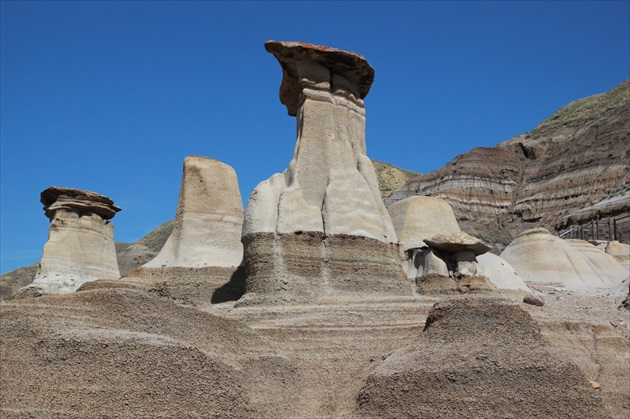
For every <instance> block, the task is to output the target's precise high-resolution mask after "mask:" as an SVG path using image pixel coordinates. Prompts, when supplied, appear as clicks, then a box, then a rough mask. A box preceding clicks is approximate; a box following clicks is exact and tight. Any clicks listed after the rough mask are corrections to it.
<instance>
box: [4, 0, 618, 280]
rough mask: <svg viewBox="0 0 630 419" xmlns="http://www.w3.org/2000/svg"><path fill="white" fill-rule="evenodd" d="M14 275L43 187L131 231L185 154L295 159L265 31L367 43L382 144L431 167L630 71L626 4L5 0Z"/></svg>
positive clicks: (261, 172) (284, 37)
mask: <svg viewBox="0 0 630 419" xmlns="http://www.w3.org/2000/svg"><path fill="white" fill-rule="evenodd" d="M1 19H2V20H1V26H2V29H1V30H2V33H1V54H2V55H1V106H2V108H1V192H0V199H1V208H0V210H1V212H0V217H1V237H0V247H1V258H0V263H1V264H0V272H2V273H4V272H7V271H9V270H12V269H15V268H17V267H20V266H24V265H27V264H31V263H35V262H37V261H38V260H39V259H40V257H41V254H42V248H43V245H44V244H45V242H46V238H47V231H48V219H47V218H46V217H45V216H44V213H43V211H42V206H41V204H40V203H39V194H40V192H41V191H42V190H44V189H45V188H47V187H48V186H50V185H56V186H62V187H73V188H81V189H88V190H92V191H95V192H98V193H101V194H104V195H107V196H109V197H111V198H112V199H113V200H114V201H115V202H116V204H117V205H119V206H121V207H122V208H123V211H122V212H120V213H119V214H118V215H117V216H116V218H114V220H113V221H114V224H115V237H116V240H117V241H126V242H133V241H135V240H137V239H139V238H140V237H142V236H143V235H145V234H146V233H148V232H150V231H151V230H152V229H153V228H155V227H156V226H158V225H159V224H161V223H163V222H165V221H167V220H169V219H172V218H173V217H174V215H175V209H176V205H177V197H178V194H179V186H180V180H181V170H182V163H183V160H184V157H185V156H187V155H202V156H209V157H213V158H216V159H219V160H221V161H223V162H225V163H227V164H230V165H231V166H233V167H234V168H235V169H236V172H237V174H238V176H239V182H240V187H241V194H242V195H243V199H244V201H245V202H246V201H247V197H248V196H249V194H250V192H251V191H252V189H253V188H254V187H255V185H256V184H257V183H259V182H260V181H262V180H264V179H267V178H268V177H269V176H271V175H272V174H273V173H276V172H279V171H282V170H284V169H285V168H286V167H287V165H288V163H289V161H290V159H291V154H292V152H293V146H294V144H295V119H294V118H292V117H289V116H288V115H287V113H286V109H285V108H284V106H283V105H281V103H280V101H279V99H278V88H279V86H280V81H281V70H280V66H279V65H278V63H277V62H276V60H275V58H274V57H273V56H272V55H271V54H268V53H267V52H266V51H265V50H264V46H263V44H264V42H265V41H267V40H269V39H274V40H279V41H303V42H309V43H314V44H320V45H326V46H331V47H336V48H341V49H345V50H349V51H354V52H357V53H359V54H362V55H363V56H364V57H366V58H367V60H368V61H369V62H370V64H371V65H372V66H373V67H374V68H375V70H376V78H375V81H374V85H373V87H372V90H371V91H370V94H369V95H368V96H367V98H366V101H365V103H366V109H367V134H366V136H367V148H368V156H369V157H371V158H372V159H374V160H381V161H386V162H389V163H393V164H395V165H397V166H400V167H403V168H406V169H410V170H414V171H419V172H423V173H426V172H429V171H431V170H435V169H437V168H439V167H441V166H442V165H444V164H445V163H447V162H448V161H450V160H451V159H452V158H453V157H455V155H456V154H459V153H465V152H467V151H468V150H470V149H472V148H473V147H476V146H493V145H496V144H497V143H499V142H501V141H504V140H507V139H509V138H511V137H513V136H515V135H517V134H520V133H523V132H526V131H529V130H531V129H533V128H534V127H535V126H536V125H537V124H538V123H539V122H540V121H542V120H543V119H545V118H546V117H548V116H550V115H551V114H552V113H553V112H554V111H555V110H557V109H558V108H560V107H562V106H564V105H566V104H567V103H569V102H571V101H573V100H576V99H579V98H582V97H586V96H589V95H592V94H596V93H601V92H605V91H608V90H610V89H612V88H613V87H615V86H616V85H617V84H619V83H621V82H622V81H624V80H625V79H627V78H628V77H629V76H630V74H629V71H630V70H629V69H630V59H629V54H630V46H629V38H630V28H629V25H630V23H629V21H630V10H629V2H628V1H613V2H610V1H596V2H588V1H560V2H548V1H538V2H527V1H525V2H508V1H505V2H497V1H491V2H474V1H466V2H394V1H387V2H338V1H335V2H323V1H318V2H237V1H234V2H184V1H177V2H168V1H162V2H152V1H140V2H125V1H111V2H109V1H104V2H89V1H84V2H78V1H70V2H55V1H44V2H35V1H28V2H27V1H22V2H11V1H2V2H1Z"/></svg>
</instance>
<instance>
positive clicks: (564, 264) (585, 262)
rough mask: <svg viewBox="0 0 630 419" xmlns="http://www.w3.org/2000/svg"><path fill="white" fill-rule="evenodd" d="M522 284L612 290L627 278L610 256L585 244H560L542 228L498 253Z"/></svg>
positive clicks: (531, 231) (582, 242)
mask: <svg viewBox="0 0 630 419" xmlns="http://www.w3.org/2000/svg"><path fill="white" fill-rule="evenodd" d="M501 257H502V258H503V259H505V260H507V261H508V262H509V263H510V264H511V265H512V266H513V267H514V269H516V272H517V273H518V274H519V275H520V276H521V277H522V278H523V279H524V280H525V281H526V282H532V283H541V284H559V285H561V286H563V287H565V288H566V289H569V290H573V291H589V290H595V289H597V288H614V287H617V286H619V285H620V284H621V283H622V282H623V280H624V279H626V278H627V277H628V271H627V270H626V269H624V268H623V267H622V266H621V265H620V264H619V262H617V260H616V259H615V258H614V257H612V256H611V255H608V254H606V253H605V252H603V251H601V250H600V249H597V248H596V247H595V246H593V245H592V244H590V243H588V242H585V241H569V240H562V239H560V238H558V237H556V236H553V235H551V234H550V233H549V231H548V230H546V229H544V228H535V229H531V230H527V231H525V232H523V233H521V235H519V236H518V237H517V238H516V239H515V240H514V241H513V242H512V243H510V245H509V246H508V247H507V248H506V249H505V250H504V251H503V253H501Z"/></svg>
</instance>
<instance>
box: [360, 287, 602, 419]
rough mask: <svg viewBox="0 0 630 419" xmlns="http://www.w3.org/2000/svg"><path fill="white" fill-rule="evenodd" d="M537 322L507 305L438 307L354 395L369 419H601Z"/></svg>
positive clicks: (470, 301)
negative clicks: (419, 331) (408, 342)
mask: <svg viewBox="0 0 630 419" xmlns="http://www.w3.org/2000/svg"><path fill="white" fill-rule="evenodd" d="M549 349H550V346H549V345H548V344H547V343H546V341H545V340H543V338H542V335H541V333H540V330H539V329H538V326H537V325H536V322H534V321H533V320H532V318H531V317H530V316H529V314H527V313H526V312H525V311H523V310H522V309H521V308H519V307H518V306H516V305H514V304H511V303H508V302H507V301H505V300H499V299H489V298H470V297H468V298H464V299H455V300H450V301H445V302H442V303H438V304H436V305H435V306H434V307H433V309H432V310H431V312H430V313H429V317H428V318H427V322H426V327H425V330H424V332H423V333H422V335H421V336H420V337H419V338H418V340H417V341H416V342H415V343H414V345H413V346H412V347H411V348H409V349H403V350H400V351H398V352H395V353H394V354H392V355H391V356H389V357H388V358H387V359H386V360H385V361H384V362H383V363H382V364H381V365H380V366H379V367H378V368H377V369H376V370H375V372H374V373H373V374H372V376H370V378H368V380H367V383H366V385H365V386H364V387H363V389H362V390H361V392H360V394H359V396H358V399H357V401H358V411H357V413H358V414H359V415H360V416H369V417H390V418H393V417H396V418H404V417H431V418H442V417H443V418H452V417H556V418H558V417H566V418H569V417H571V418H577V417H584V418H590V417H601V416H602V415H603V410H602V407H601V401H600V399H599V397H598V396H596V395H595V393H594V391H593V388H592V387H591V385H589V382H588V381H587V380H586V378H585V377H584V376H583V375H582V373H581V372H580V370H579V369H578V367H577V366H576V365H575V364H573V363H571V362H569V361H566V360H563V359H562V358H559V357H558V356H556V355H555V354H553V353H552V352H551V351H550V350H549Z"/></svg>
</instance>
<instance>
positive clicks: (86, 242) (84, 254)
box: [18, 186, 120, 296]
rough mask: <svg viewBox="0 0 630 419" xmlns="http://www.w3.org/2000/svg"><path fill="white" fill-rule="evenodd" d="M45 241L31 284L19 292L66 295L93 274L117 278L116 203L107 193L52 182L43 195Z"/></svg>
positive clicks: (118, 275) (95, 277)
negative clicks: (113, 221) (46, 231)
mask: <svg viewBox="0 0 630 419" xmlns="http://www.w3.org/2000/svg"><path fill="white" fill-rule="evenodd" d="M41 202H42V204H44V211H45V212H46V216H47V217H48V218H50V228H49V230H48V241H47V242H46V245H45V246H44V253H43V255H42V259H41V261H40V263H39V267H38V270H37V274H36V275H35V279H34V281H33V283H32V284H31V285H29V286H27V287H25V288H22V289H21V290H20V291H19V292H18V293H22V294H23V295H24V296H27V295H40V294H65V293H70V292H73V291H75V290H76V289H77V288H79V286H81V284H83V283H84V282H87V281H93V280H95V279H120V272H119V270H118V263H117V261H116V248H115V246H114V225H113V224H112V223H111V222H109V221H107V220H108V219H111V218H112V217H113V216H114V215H115V214H116V212H118V211H120V208H118V207H116V206H115V205H114V203H113V201H112V200H111V199H109V198H107V197H106V196H103V195H99V194H97V193H94V192H89V191H82V190H79V189H70V188H58V187H56V186H51V187H50V188H48V189H46V190H45V191H43V192H42V194H41Z"/></svg>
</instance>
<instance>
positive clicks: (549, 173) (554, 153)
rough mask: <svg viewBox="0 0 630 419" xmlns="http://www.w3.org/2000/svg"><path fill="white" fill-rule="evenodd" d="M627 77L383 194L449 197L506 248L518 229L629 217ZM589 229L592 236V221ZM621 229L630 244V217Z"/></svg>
mask: <svg viewBox="0 0 630 419" xmlns="http://www.w3.org/2000/svg"><path fill="white" fill-rule="evenodd" d="M629 144H630V80H627V81H625V82H623V83H622V84H620V85H619V86H617V87H616V88H614V89H612V90H611V91H610V92H608V93H604V94H600V95H595V96H591V97H587V98H585V99H580V100H577V101H575V102H573V103H570V104H569V105H567V106H565V107H563V108H562V109H560V110H558V111H557V112H556V113H554V114H553V115H551V116H550V117H549V118H548V119H546V120H545V121H543V122H541V123H540V124H539V125H538V127H536V128H535V129H534V130H532V131H531V132H529V133H526V134H521V135H518V136H516V137H514V138H512V139H510V140H508V141H505V142H503V143H500V144H498V145H497V146H495V147H491V148H481V147H478V148H475V149H473V150H471V151H469V152H468V153H466V154H461V155H458V156H457V157H455V158H454V159H453V160H452V161H451V162H450V163H448V164H446V165H445V166H444V167H443V168H441V169H439V170H437V171H435V172H431V173H427V174H423V175H419V176H416V177H414V178H413V179H410V180H409V181H408V182H407V183H406V184H405V185H403V186H401V187H400V188H398V189H397V190H396V191H394V192H393V193H392V195H391V196H390V197H389V198H388V199H386V202H387V204H388V206H389V205H391V204H392V203H394V202H396V201H398V200H401V199H404V198H407V197H409V196H413V195H427V196H433V197H437V198H441V199H444V200H446V201H447V202H448V203H449V204H451V206H452V207H453V209H454V210H455V215H456V216H457V219H458V221H459V222H460V224H461V225H462V228H463V229H464V230H465V231H466V232H468V233H470V234H472V235H475V236H477V237H481V238H483V239H485V240H486V241H487V242H490V243H494V244H496V245H497V248H498V250H502V249H503V248H504V247H505V246H506V245H507V244H509V243H510V242H511V241H512V240H513V239H514V238H515V237H516V236H517V235H518V234H519V233H521V232H522V231H524V230H526V229H528V228H532V227H545V228H547V229H548V230H550V231H552V232H554V233H556V234H559V233H562V232H564V231H566V230H568V229H570V228H571V227H574V228H577V226H579V225H580V224H583V225H584V224H588V223H589V222H590V221H593V220H599V226H598V227H595V229H596V230H598V231H597V233H599V234H600V236H602V237H600V238H604V237H603V235H606V238H607V237H608V222H609V220H610V221H611V223H612V219H615V218H618V219H621V218H623V217H624V216H627V215H630V170H629V168H630V147H629V146H628V145H629ZM587 228H588V231H587V233H588V234H589V237H588V239H593V238H595V237H593V229H594V227H593V225H590V226H589V227H587ZM618 229H619V230H620V231H619V232H618V234H619V233H621V234H622V236H623V237H622V239H624V240H625V241H626V242H628V239H629V238H630V218H626V219H624V220H622V221H619V225H618Z"/></svg>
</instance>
